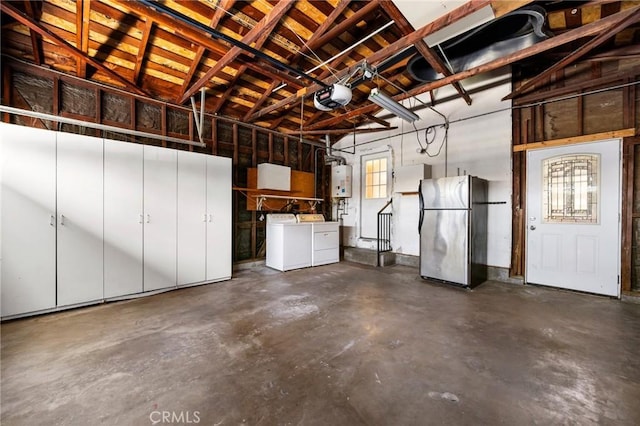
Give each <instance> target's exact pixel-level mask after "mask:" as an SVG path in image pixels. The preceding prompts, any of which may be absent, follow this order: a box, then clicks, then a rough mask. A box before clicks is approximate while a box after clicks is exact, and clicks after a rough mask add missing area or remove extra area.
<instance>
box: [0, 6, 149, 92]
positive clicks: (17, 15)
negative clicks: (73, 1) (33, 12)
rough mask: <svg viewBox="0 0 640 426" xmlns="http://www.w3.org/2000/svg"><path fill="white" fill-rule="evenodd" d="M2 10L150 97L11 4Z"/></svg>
mask: <svg viewBox="0 0 640 426" xmlns="http://www.w3.org/2000/svg"><path fill="white" fill-rule="evenodd" d="M0 10H1V11H2V12H3V13H6V14H7V15H9V16H11V17H12V18H14V19H16V20H17V21H19V22H20V23H21V24H23V25H26V26H27V27H28V28H29V29H30V30H33V31H35V32H36V33H38V34H39V35H40V36H41V37H45V38H48V39H50V40H51V41H52V42H53V43H55V44H56V45H58V46H59V47H60V48H62V49H64V50H65V51H66V52H68V53H69V54H71V55H72V56H73V57H74V58H76V60H84V61H86V62H87V63H88V64H89V65H91V66H92V67H94V68H95V69H97V70H98V71H101V72H103V73H105V74H107V75H108V76H109V77H111V78H113V79H114V80H115V81H117V82H118V83H120V84H122V85H123V86H124V87H126V88H127V89H129V90H131V91H132V92H134V93H136V94H138V95H145V96H149V94H147V93H146V92H145V91H144V90H142V89H140V88H139V87H138V86H136V85H135V84H133V83H132V82H131V81H129V80H127V79H126V78H124V77H122V76H121V75H119V74H117V73H116V72H114V71H112V70H111V69H110V68H108V67H107V66H106V65H104V64H103V63H101V62H98V61H96V60H95V59H94V58H92V57H91V56H89V55H85V54H84V53H83V52H82V51H81V50H79V49H77V48H76V47H74V46H73V45H71V44H69V43H67V42H66V41H65V40H63V39H62V38H61V37H59V36H58V35H57V34H55V33H54V32H52V31H51V30H49V29H48V28H45V27H43V26H42V25H40V24H39V23H38V22H36V21H34V20H33V19H32V18H31V17H29V16H27V15H25V14H24V13H22V12H21V11H19V10H18V9H16V8H15V7H13V6H11V5H10V4H9V2H6V1H3V2H0Z"/></svg>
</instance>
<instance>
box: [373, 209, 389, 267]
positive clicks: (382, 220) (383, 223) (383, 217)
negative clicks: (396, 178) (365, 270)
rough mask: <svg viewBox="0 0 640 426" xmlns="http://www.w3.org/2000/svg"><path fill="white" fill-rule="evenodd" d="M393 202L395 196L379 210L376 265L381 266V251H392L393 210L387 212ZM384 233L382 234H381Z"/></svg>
mask: <svg viewBox="0 0 640 426" xmlns="http://www.w3.org/2000/svg"><path fill="white" fill-rule="evenodd" d="M392 204H393V198H390V199H389V201H387V203H386V204H385V205H384V207H382V208H381V209H380V210H378V234H377V247H378V249H377V251H376V265H377V266H380V253H386V252H389V251H391V216H392V215H393V211H390V212H386V213H385V210H386V209H387V207H389V206H390V205H392ZM381 234H382V235H381Z"/></svg>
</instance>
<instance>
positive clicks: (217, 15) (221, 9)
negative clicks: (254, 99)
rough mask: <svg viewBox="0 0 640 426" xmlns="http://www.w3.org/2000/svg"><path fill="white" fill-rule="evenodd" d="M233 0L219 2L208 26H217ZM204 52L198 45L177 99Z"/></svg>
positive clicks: (182, 92)
mask: <svg viewBox="0 0 640 426" xmlns="http://www.w3.org/2000/svg"><path fill="white" fill-rule="evenodd" d="M235 2H236V0H222V2H221V4H219V5H218V7H217V8H216V11H215V12H214V13H213V17H212V18H211V22H210V23H209V26H210V27H211V28H215V27H217V26H218V23H219V22H220V20H221V19H222V17H223V16H224V14H225V10H230V9H231V8H232V7H233V4H234V3H235ZM205 52H206V49H205V47H204V46H202V45H200V46H198V50H197V52H196V56H195V57H194V58H193V62H192V63H191V67H190V68H189V72H188V73H187V75H186V76H185V78H184V82H183V83H182V88H181V89H180V96H178V98H177V101H178V100H180V99H181V98H182V97H183V96H184V94H185V92H186V91H187V88H188V87H189V85H190V84H191V80H192V79H193V75H194V74H195V73H196V71H197V69H198V65H199V64H200V61H201V60H202V57H203V56H204V53H205Z"/></svg>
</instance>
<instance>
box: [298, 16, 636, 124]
mask: <svg viewBox="0 0 640 426" xmlns="http://www.w3.org/2000/svg"><path fill="white" fill-rule="evenodd" d="M638 9H640V6H637V7H635V8H632V9H627V10H625V11H622V12H618V13H617V14H615V15H611V16H608V17H606V18H603V19H600V20H598V21H595V22H592V23H590V24H587V25H584V26H582V27H580V28H576V29H574V30H570V31H567V32H565V33H563V34H560V35H558V36H556V37H553V38H550V39H547V40H544V41H541V42H540V43H537V44H534V45H533V46H530V47H527V48H525V49H522V50H519V51H517V52H515V53H512V54H510V55H507V56H504V57H502V58H499V59H495V60H493V61H491V62H487V63H486V64H482V65H479V66H477V67H474V68H471V69H468V70H465V71H461V72H459V73H456V74H454V75H451V76H449V77H444V78H441V79H439V80H436V81H434V82H431V83H427V84H423V85H421V86H418V87H416V88H413V89H411V90H409V91H407V92H406V93H402V94H399V95H396V96H394V97H393V99H394V100H396V101H401V100H403V99H407V98H409V97H412V96H417V95H420V94H422V93H425V92H428V91H430V90H434V89H437V88H440V87H443V86H447V85H449V84H451V82H453V81H458V80H463V79H465V78H469V77H472V76H474V75H477V74H480V73H484V72H489V71H493V70H496V69H498V68H501V67H503V66H505V65H510V64H512V63H514V62H517V61H520V60H523V59H526V58H529V57H532V56H535V55H537V54H538V53H541V52H544V51H547V50H549V49H553V48H555V47H558V46H561V45H564V44H566V43H570V42H572V41H575V40H578V39H580V38H582V37H589V36H592V35H594V34H597V33H599V32H601V31H606V30H607V29H608V28H609V27H610V25H611V23H613V22H618V21H619V20H620V19H624V18H625V17H627V16H629V15H631V14H632V13H634V12H636V11H637V10H638ZM376 108H377V105H375V104H371V105H367V106H364V107H360V108H357V109H355V110H353V111H350V112H348V113H347V114H345V115H343V116H342V117H334V118H331V119H328V120H324V121H321V122H319V123H316V124H314V125H313V126H310V127H309V129H305V130H313V129H316V128H323V127H330V126H333V125H336V124H337V123H340V122H341V121H343V120H345V119H347V118H351V117H356V116H358V115H361V114H367V113H370V112H373V111H374V110H375V109H376Z"/></svg>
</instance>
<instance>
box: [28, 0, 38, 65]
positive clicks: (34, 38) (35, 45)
mask: <svg viewBox="0 0 640 426" xmlns="http://www.w3.org/2000/svg"><path fill="white" fill-rule="evenodd" d="M24 8H25V10H26V12H27V15H28V16H30V17H31V18H32V19H34V20H35V19H36V12H35V10H34V8H33V4H32V3H31V0H24ZM29 35H30V36H31V49H32V50H33V60H34V62H35V63H36V65H42V54H41V53H40V52H41V51H42V43H41V42H40V39H39V37H38V33H36V32H35V31H33V30H29Z"/></svg>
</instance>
